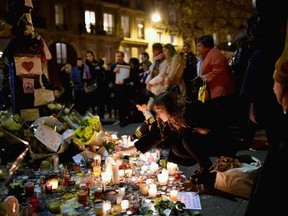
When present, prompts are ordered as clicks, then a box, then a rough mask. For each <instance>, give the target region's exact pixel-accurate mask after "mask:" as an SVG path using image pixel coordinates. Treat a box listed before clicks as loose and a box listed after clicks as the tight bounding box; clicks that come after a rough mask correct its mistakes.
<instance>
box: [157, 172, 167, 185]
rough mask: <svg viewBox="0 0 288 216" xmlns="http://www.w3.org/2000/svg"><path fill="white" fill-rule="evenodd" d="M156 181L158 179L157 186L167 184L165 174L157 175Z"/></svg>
mask: <svg viewBox="0 0 288 216" xmlns="http://www.w3.org/2000/svg"><path fill="white" fill-rule="evenodd" d="M157 179H158V182H159V185H167V183H168V175H166V174H165V173H161V174H158V175H157Z"/></svg>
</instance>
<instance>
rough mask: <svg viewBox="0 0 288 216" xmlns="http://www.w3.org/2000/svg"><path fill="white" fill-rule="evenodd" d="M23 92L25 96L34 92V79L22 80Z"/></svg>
mask: <svg viewBox="0 0 288 216" xmlns="http://www.w3.org/2000/svg"><path fill="white" fill-rule="evenodd" d="M23 92H24V93H25V94H28V93H33V92H34V79H30V78H23Z"/></svg>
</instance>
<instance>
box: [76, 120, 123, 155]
mask: <svg viewBox="0 0 288 216" xmlns="http://www.w3.org/2000/svg"><path fill="white" fill-rule="evenodd" d="M73 143H75V144H76V145H78V147H79V148H80V149H81V150H85V149H88V150H90V151H92V152H95V151H96V149H99V147H104V148H105V149H106V151H107V152H111V151H112V150H113V149H114V147H115V145H118V144H119V139H118V137H117V136H113V135H112V134H111V133H109V132H106V131H103V129H102V125H101V122H100V118H99V116H90V117H86V118H84V120H83V122H82V123H81V126H79V127H78V128H77V129H75V131H74V137H73ZM102 149H103V148H102Z"/></svg>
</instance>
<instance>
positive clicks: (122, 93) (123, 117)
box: [110, 51, 130, 127]
mask: <svg viewBox="0 0 288 216" xmlns="http://www.w3.org/2000/svg"><path fill="white" fill-rule="evenodd" d="M118 65H124V66H130V65H129V64H128V63H126V62H125V61H124V53H123V52H122V51H117V52H116V62H115V63H114V64H113V65H111V67H110V74H112V75H113V78H112V83H113V85H114V89H115V100H116V106H117V109H118V115H119V121H120V124H119V125H120V127H125V126H127V125H128V124H129V121H130V109H127V107H129V105H130V101H129V99H130V98H129V88H128V86H127V85H125V83H124V81H123V80H122V81H120V82H116V74H117V73H119V72H120V67H117V66H118Z"/></svg>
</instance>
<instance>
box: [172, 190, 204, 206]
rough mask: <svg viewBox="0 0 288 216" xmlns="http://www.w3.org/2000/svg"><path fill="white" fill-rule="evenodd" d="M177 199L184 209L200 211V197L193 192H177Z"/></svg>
mask: <svg viewBox="0 0 288 216" xmlns="http://www.w3.org/2000/svg"><path fill="white" fill-rule="evenodd" d="M177 199H178V200H180V201H181V202H183V203H184V204H185V205H186V209H193V210H202V207H201V202H200V197H199V195H198V194H197V193H195V192H178V195H177Z"/></svg>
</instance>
